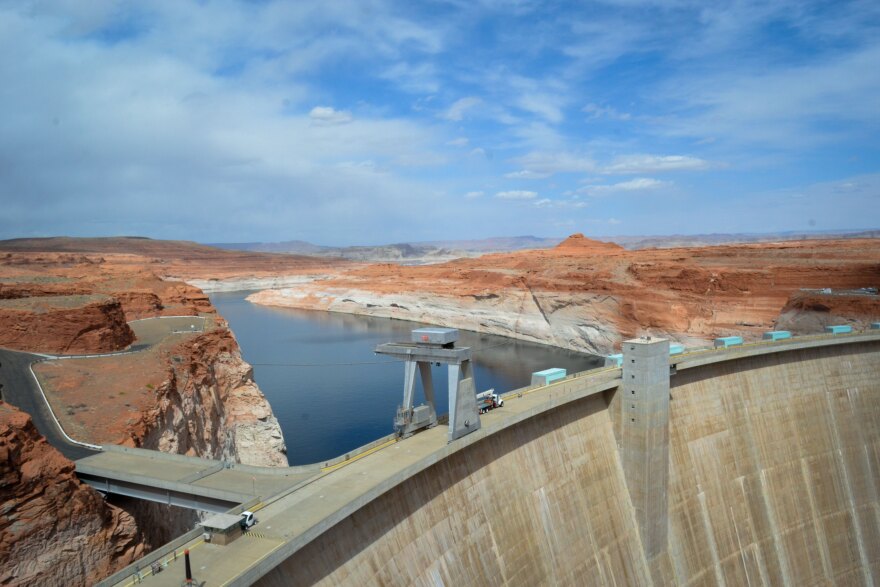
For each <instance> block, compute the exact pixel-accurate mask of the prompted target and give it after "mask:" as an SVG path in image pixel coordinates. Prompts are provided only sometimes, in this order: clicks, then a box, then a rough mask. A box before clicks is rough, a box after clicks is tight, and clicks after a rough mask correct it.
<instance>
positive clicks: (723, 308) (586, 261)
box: [249, 235, 880, 352]
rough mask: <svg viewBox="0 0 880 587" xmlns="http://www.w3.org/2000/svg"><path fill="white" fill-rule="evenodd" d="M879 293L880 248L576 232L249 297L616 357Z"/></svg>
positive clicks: (878, 242)
mask: <svg viewBox="0 0 880 587" xmlns="http://www.w3.org/2000/svg"><path fill="white" fill-rule="evenodd" d="M878 285H880V239H851V240H829V241H817V240H811V241H803V242H785V243H762V244H751V245H728V246H717V247H700V248H682V249H647V250H638V251H628V250H625V249H622V248H621V247H618V246H617V245H613V244H609V243H601V242H597V241H594V240H590V239H587V238H585V237H583V236H582V235H573V236H572V237H569V238H568V239H567V240H565V241H564V242H563V243H561V244H560V245H558V246H557V247H556V248H554V249H547V250H534V251H522V252H514V253H504V254H492V255H485V256H483V257H479V258H475V259H459V260H456V261H453V262H450V263H445V264H441V265H430V266H417V267H412V266H398V265H387V264H384V265H370V266H365V267H356V268H352V269H349V270H347V271H343V272H340V273H339V274H338V276H337V277H335V278H332V279H327V280H322V281H320V282H314V283H311V284H306V285H303V286H299V287H295V288H289V289H287V290H281V291H278V292H270V291H266V292H260V293H259V294H255V295H253V296H251V297H250V298H249V299H251V300H252V301H255V302H258V303H265V304H269V305H279V306H292V307H300V308H315V309H331V310H336V311H343V312H352V313H360V314H373V315H380V316H388V317H393V318H401V319H410V320H417V321H423V322H433V323H440V324H444V323H446V324H449V325H455V326H457V327H460V328H470V329H474V330H483V331H487V332H494V333H497V334H503V335H506V336H515V337H518V338H523V339H526V340H538V341H541V342H548V343H550V344H557V345H559V346H565V347H568V348H575V349H581V350H591V351H594V352H606V351H608V350H611V348H613V347H614V346H615V345H617V344H619V342H620V341H621V340H623V339H625V338H628V337H631V336H635V335H639V334H642V333H655V334H658V335H665V336H671V337H673V338H676V339H679V340H682V341H685V342H690V341H693V342H698V341H704V340H706V339H708V338H712V337H714V336H719V335H724V334H745V335H756V334H758V333H759V332H760V331H761V330H763V329H767V328H771V327H772V326H773V325H774V322H775V321H776V320H777V319H778V317H779V315H780V312H781V311H782V309H783V307H784V306H785V304H786V303H787V301H788V299H789V296H791V295H792V294H793V293H794V292H796V291H799V290H800V289H801V288H833V289H834V290H838V289H850V288H860V287H870V286H874V287H877V286H878ZM438 308H439V309H440V310H439V311H438V310H437V309H438ZM832 314H833V313H832Z"/></svg>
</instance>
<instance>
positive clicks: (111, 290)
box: [0, 253, 214, 354]
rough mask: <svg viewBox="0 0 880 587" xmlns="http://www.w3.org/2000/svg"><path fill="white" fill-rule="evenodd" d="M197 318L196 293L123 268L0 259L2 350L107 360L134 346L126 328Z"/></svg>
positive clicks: (89, 261)
mask: <svg viewBox="0 0 880 587" xmlns="http://www.w3.org/2000/svg"><path fill="white" fill-rule="evenodd" d="M142 265H143V266H144V267H146V266H147V265H148V263H147V261H146V259H142ZM200 313H214V309H213V306H211V303H210V301H209V300H208V298H207V296H205V294H204V293H203V292H201V291H200V290H198V289H197V288H194V287H192V286H190V285H187V284H185V283H183V282H173V281H163V280H161V279H160V278H159V277H158V276H157V275H155V274H154V273H153V272H151V271H149V270H144V269H143V268H141V269H140V270H135V268H134V267H132V266H131V265H130V264H129V263H124V264H120V263H115V262H113V261H112V260H111V261H107V260H106V259H104V258H102V257H88V256H83V255H71V254H65V253H8V254H6V255H2V256H0V346H3V347H7V348H12V349H17V350H25V351H34V352H47V353H69V354H78V353H108V352H113V351H118V350H122V349H124V348H126V347H127V346H128V345H130V344H131V343H132V342H134V333H133V332H132V331H131V329H130V328H129V327H128V325H127V324H126V322H128V321H131V320H136V319H139V318H146V317H152V316H164V315H198V314H200Z"/></svg>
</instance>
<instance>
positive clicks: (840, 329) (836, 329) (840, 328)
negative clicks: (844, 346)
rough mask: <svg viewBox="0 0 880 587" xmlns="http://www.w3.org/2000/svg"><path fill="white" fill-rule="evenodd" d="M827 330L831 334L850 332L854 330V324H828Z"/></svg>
mask: <svg viewBox="0 0 880 587" xmlns="http://www.w3.org/2000/svg"><path fill="white" fill-rule="evenodd" d="M825 332H827V333H829V334H849V333H850V332H852V326H850V325H849V324H838V325H837V326H826V327H825Z"/></svg>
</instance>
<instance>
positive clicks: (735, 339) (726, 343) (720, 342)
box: [715, 336, 743, 349]
mask: <svg viewBox="0 0 880 587" xmlns="http://www.w3.org/2000/svg"><path fill="white" fill-rule="evenodd" d="M742 343H743V338H742V337H741V336H722V337H721V338H716V339H715V348H716V349H717V348H725V349H726V348H730V347H732V346H739V345H741V344H742Z"/></svg>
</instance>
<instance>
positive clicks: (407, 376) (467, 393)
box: [376, 328, 480, 442]
mask: <svg viewBox="0 0 880 587" xmlns="http://www.w3.org/2000/svg"><path fill="white" fill-rule="evenodd" d="M456 341H458V330H456V329H455V328H417V329H415V330H413V331H412V339H411V341H410V342H390V343H385V344H381V345H379V346H377V347H376V352H377V353H379V354H382V355H389V356H391V357H395V358H397V359H402V360H403V361H405V362H404V378H403V403H402V404H401V406H400V408H399V409H398V410H397V415H396V417H395V419H394V426H395V430H396V431H397V433H398V434H399V435H400V436H401V437H404V438H407V437H409V436H412V434H413V433H414V432H416V431H418V430H421V429H424V428H432V427H434V426H436V425H437V407H436V403H435V401H434V381H433V378H432V376H431V364H432V363H433V364H437V365H440V364H445V365H447V367H448V370H449V379H448V381H449V384H448V387H449V435H448V440H449V442H452V441H453V440H457V439H459V438H461V437H462V436H464V435H466V434H470V433H471V432H475V431H477V430H479V429H480V415H479V412H478V410H477V402H476V385H475V384H474V374H473V368H472V367H471V349H470V348H468V347H459V348H456V347H455V343H456ZM416 370H418V372H419V376H420V377H421V380H422V389H423V390H424V392H425V401H426V404H425V405H421V406H413V403H414V400H415V378H416Z"/></svg>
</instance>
